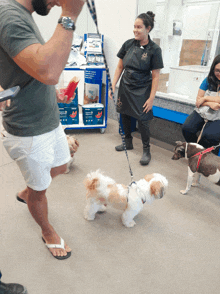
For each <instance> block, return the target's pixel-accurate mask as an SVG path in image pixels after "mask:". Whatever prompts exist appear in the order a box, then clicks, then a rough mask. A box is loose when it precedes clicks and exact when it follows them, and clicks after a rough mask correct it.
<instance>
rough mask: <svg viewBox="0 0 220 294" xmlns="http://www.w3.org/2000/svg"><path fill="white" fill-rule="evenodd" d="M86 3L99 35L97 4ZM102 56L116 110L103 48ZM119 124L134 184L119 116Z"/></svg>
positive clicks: (92, 0)
mask: <svg viewBox="0 0 220 294" xmlns="http://www.w3.org/2000/svg"><path fill="white" fill-rule="evenodd" d="M86 2H87V6H88V9H89V11H90V14H91V16H92V18H93V20H94V22H95V25H96V29H97V33H98V34H99V29H98V21H97V13H96V8H95V2H94V0H91V4H90V3H89V0H86ZM102 54H103V58H104V63H105V69H106V74H107V77H108V84H109V88H110V90H111V95H112V98H113V102H114V105H115V108H116V102H115V97H114V93H113V88H112V82H111V76H110V72H109V67H108V63H107V60H106V57H105V53H104V49H103V48H102ZM118 123H119V133H120V135H121V139H122V144H123V147H124V151H125V154H126V157H127V161H128V166H129V171H130V175H131V182H133V172H132V170H131V165H130V162H129V158H128V152H127V149H126V143H125V135H124V134H123V131H122V127H121V123H120V119H119V115H118Z"/></svg>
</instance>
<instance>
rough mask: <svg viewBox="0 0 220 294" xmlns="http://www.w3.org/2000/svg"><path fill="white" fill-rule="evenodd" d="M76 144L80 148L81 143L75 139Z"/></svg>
mask: <svg viewBox="0 0 220 294" xmlns="http://www.w3.org/2000/svg"><path fill="white" fill-rule="evenodd" d="M75 144H76V145H77V147H79V141H78V140H76V139H75Z"/></svg>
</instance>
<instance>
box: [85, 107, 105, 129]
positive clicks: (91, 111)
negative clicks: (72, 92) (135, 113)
mask: <svg viewBox="0 0 220 294" xmlns="http://www.w3.org/2000/svg"><path fill="white" fill-rule="evenodd" d="M82 114H83V123H84V125H102V124H103V119H104V105H103V104H101V103H92V104H86V105H83V106H82Z"/></svg>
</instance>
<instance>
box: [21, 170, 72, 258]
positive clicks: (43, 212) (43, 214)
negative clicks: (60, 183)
mask: <svg viewBox="0 0 220 294" xmlns="http://www.w3.org/2000/svg"><path fill="white" fill-rule="evenodd" d="M65 170H66V165H63V166H60V167H57V168H53V169H51V176H52V178H54V177H55V176H57V175H58V174H61V173H64V172H65ZM19 197H20V198H22V199H24V200H25V201H26V202H27V205H28V209H29V211H30V213H31V215H32V216H33V218H34V220H35V221H36V222H37V223H38V225H39V226H40V227H41V230H42V236H43V238H44V240H45V242H46V243H48V244H60V237H59V236H58V234H57V233H56V232H55V230H54V228H53V227H52V226H51V225H50V223H49V220H48V206H47V198H46V190H43V191H35V190H33V189H31V188H29V187H27V188H26V189H25V190H23V191H22V192H20V193H19ZM49 250H50V251H51V252H52V254H53V255H54V256H66V255H67V252H70V251H71V249H70V247H69V246H67V245H66V244H65V250H63V249H52V248H50V249H49Z"/></svg>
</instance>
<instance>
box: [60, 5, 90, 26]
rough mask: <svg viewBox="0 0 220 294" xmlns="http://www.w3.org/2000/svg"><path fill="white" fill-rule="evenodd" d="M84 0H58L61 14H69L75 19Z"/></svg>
mask: <svg viewBox="0 0 220 294" xmlns="http://www.w3.org/2000/svg"><path fill="white" fill-rule="evenodd" d="M85 2H86V0H59V4H60V6H61V7H62V16H70V17H72V18H73V20H74V21H75V20H76V19H77V17H78V15H79V14H80V12H81V10H82V8H83V5H84V4H85Z"/></svg>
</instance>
